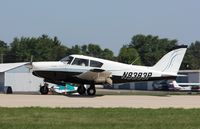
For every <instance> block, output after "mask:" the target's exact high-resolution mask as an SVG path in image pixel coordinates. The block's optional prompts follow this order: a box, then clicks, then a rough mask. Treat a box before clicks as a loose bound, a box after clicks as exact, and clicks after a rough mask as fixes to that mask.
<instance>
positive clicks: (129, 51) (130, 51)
mask: <svg viewBox="0 0 200 129" xmlns="http://www.w3.org/2000/svg"><path fill="white" fill-rule="evenodd" d="M118 61H119V62H122V63H127V64H131V63H133V64H134V65H140V64H141V60H140V55H139V54H138V52H137V50H136V49H135V48H133V47H129V46H128V45H124V46H123V47H122V48H121V49H120V53H119V55H118Z"/></svg>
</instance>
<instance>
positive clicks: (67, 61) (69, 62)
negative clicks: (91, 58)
mask: <svg viewBox="0 0 200 129" xmlns="http://www.w3.org/2000/svg"><path fill="white" fill-rule="evenodd" d="M73 59H74V57H72V56H67V57H65V58H63V59H61V60H60V61H62V62H64V63H66V64H71V62H72V60H73Z"/></svg>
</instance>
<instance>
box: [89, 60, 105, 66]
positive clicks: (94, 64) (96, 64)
mask: <svg viewBox="0 0 200 129" xmlns="http://www.w3.org/2000/svg"><path fill="white" fill-rule="evenodd" d="M102 65H103V63H101V62H99V61H94V60H90V67H98V68H101V66H102Z"/></svg>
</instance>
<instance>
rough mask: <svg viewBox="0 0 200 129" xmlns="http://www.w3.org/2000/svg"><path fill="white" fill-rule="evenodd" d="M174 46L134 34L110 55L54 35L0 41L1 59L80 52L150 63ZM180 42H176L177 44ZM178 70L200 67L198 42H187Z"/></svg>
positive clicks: (164, 40)
mask: <svg viewBox="0 0 200 129" xmlns="http://www.w3.org/2000/svg"><path fill="white" fill-rule="evenodd" d="M176 45H178V41H177V40H170V39H167V38H159V37H158V36H152V35H142V34H138V35H134V36H133V37H132V39H131V42H130V43H128V44H125V45H123V46H122V47H121V49H120V51H119V54H118V55H117V56H114V53H113V51H112V50H110V49H108V48H105V49H103V48H101V47H100V46H99V45H98V44H92V43H90V44H87V45H74V46H72V47H67V46H65V45H63V43H61V41H60V40H59V39H58V38H57V37H56V36H55V37H53V38H52V37H49V36H48V35H41V36H39V37H20V38H17V37H16V38H14V39H13V41H12V42H11V43H10V44H8V43H6V42H4V41H2V40H0V54H1V56H0V57H1V62H3V63H11V62H29V61H30V60H31V56H33V60H34V61H55V60H60V59H61V58H63V57H65V56H68V55H71V54H82V55H89V56H93V57H99V58H104V59H108V60H113V61H119V62H122V63H128V64H135V65H146V66H152V65H154V64H155V63H156V62H157V61H158V60H159V59H160V58H161V57H162V56H163V55H164V54H166V53H167V52H169V51H170V50H171V49H172V48H173V47H175V46H176ZM179 45H180V44H179ZM181 69H200V41H195V42H194V43H191V44H190V45H189V47H188V50H187V52H186V55H185V57H184V60H183V63H182V65H181Z"/></svg>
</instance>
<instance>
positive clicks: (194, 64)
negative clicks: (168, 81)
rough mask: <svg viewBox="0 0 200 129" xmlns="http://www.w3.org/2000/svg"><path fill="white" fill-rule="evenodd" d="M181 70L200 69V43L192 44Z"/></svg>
mask: <svg viewBox="0 0 200 129" xmlns="http://www.w3.org/2000/svg"><path fill="white" fill-rule="evenodd" d="M181 69H200V41H196V42H195V43H191V45H190V46H189V48H188V49H187V51H186V54H185V57H184V59H183V63H182V65H181Z"/></svg>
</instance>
